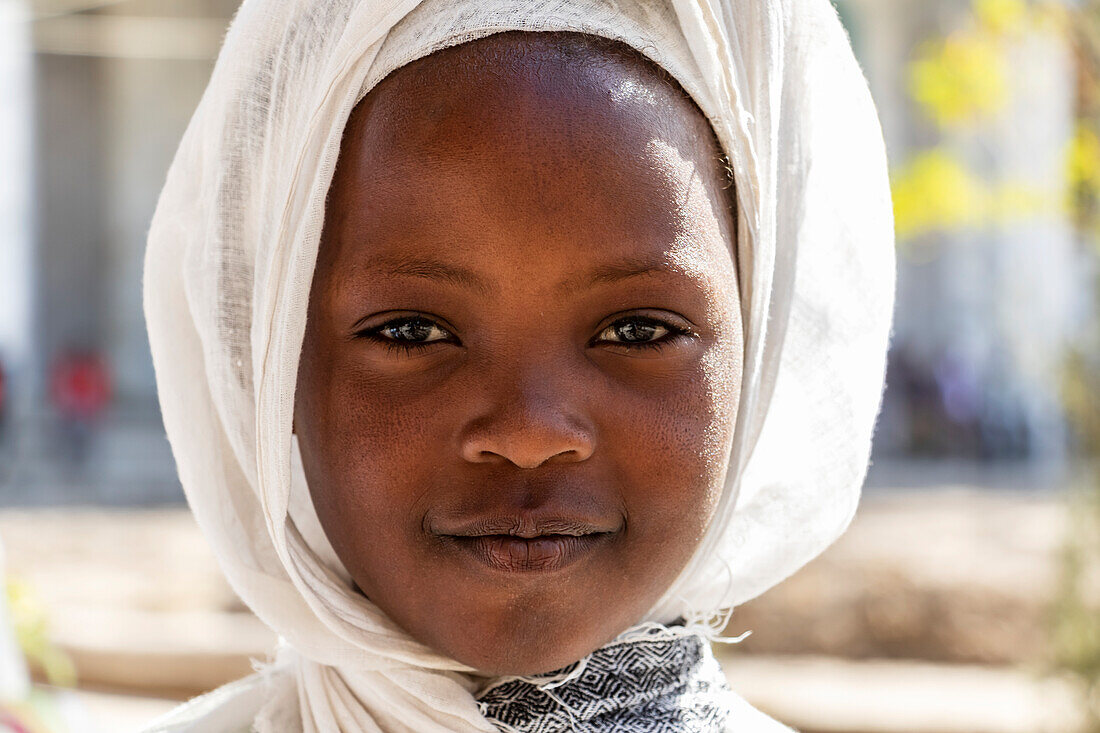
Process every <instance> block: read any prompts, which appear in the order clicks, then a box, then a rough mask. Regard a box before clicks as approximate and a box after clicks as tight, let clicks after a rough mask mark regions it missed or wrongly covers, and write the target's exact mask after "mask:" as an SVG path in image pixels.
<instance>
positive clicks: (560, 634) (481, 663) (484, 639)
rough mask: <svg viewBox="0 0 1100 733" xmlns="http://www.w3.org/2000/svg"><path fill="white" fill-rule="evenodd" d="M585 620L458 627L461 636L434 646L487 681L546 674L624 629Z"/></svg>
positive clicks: (536, 619)
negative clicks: (495, 678)
mask: <svg viewBox="0 0 1100 733" xmlns="http://www.w3.org/2000/svg"><path fill="white" fill-rule="evenodd" d="M584 618H585V620H586V621H587V623H578V622H577V621H575V620H572V619H564V618H560V619H559V618H547V617H546V615H544V614H536V613H530V614H524V617H523V618H521V619H519V620H516V619H511V620H508V619H506V618H505V619H504V620H503V621H502V623H497V624H494V623H482V624H477V628H470V627H469V626H462V625H459V626H456V627H452V628H461V629H463V631H464V633H463V634H461V635H452V634H448V638H446V639H438V640H437V643H436V644H432V646H435V647H436V648H437V649H439V650H440V651H442V652H444V653H445V654H447V655H448V656H450V657H451V658H453V659H455V660H456V661H458V662H461V663H462V664H465V665H468V666H470V667H473V668H474V669H476V670H477V671H478V673H480V674H482V675H485V676H488V677H500V676H505V675H523V676H528V675H539V674H545V673H547V672H554V671H557V670H559V669H562V668H563V667H568V666H569V665H570V664H573V663H574V662H576V661H577V660H579V659H581V658H583V657H585V656H587V655H588V654H590V653H592V652H593V651H595V650H596V649H598V648H600V647H601V646H603V645H604V644H606V643H608V642H610V641H611V640H612V639H614V638H615V637H616V636H618V634H619V633H621V632H622V631H623V630H624V629H625V628H626V626H623V627H622V628H618V626H617V625H616V626H614V627H613V628H608V626H607V624H606V621H605V623H603V624H598V625H593V624H592V619H593V616H592V615H591V614H589V615H586V616H585V617H584ZM485 620H486V619H484V618H483V619H482V621H485Z"/></svg>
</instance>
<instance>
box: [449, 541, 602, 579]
mask: <svg viewBox="0 0 1100 733" xmlns="http://www.w3.org/2000/svg"><path fill="white" fill-rule="evenodd" d="M609 537H611V533H610V532H593V533H586V534H539V535H535V536H532V537H522V536H519V535H516V534H483V535H473V536H456V535H445V538H446V539H447V540H448V541H449V543H450V544H452V545H453V546H454V547H455V548H457V549H458V550H459V551H460V552H461V553H462V554H464V555H466V556H467V557H468V558H470V559H472V560H475V561H476V562H477V563H478V564H480V565H483V566H487V567H488V568H489V569H491V570H496V571H499V572H504V573H512V574H541V573H551V572H555V571H558V570H562V569H564V568H566V567H568V566H570V565H572V564H574V563H576V562H577V561H579V560H581V559H583V558H584V557H586V556H587V555H589V554H591V553H592V552H593V551H595V550H596V549H597V548H598V547H599V546H600V545H601V544H603V543H604V542H605V541H606V540H607V539H608V538H609Z"/></svg>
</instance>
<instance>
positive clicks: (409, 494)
mask: <svg viewBox="0 0 1100 733" xmlns="http://www.w3.org/2000/svg"><path fill="white" fill-rule="evenodd" d="M344 351H345V353H344V354H340V355H336V356H333V357H331V358H325V357H324V356H323V355H321V354H318V355H317V356H316V357H315V358H313V359H312V361H313V362H314V363H313V365H311V367H312V368H308V369H307V368H304V369H303V370H302V372H301V374H300V377H299V390H309V392H310V395H309V397H308V398H304V399H301V400H299V403H298V409H297V410H296V420H297V422H298V434H299V442H300V444H301V447H302V461H303V465H304V468H305V470H306V475H307V476H308V477H309V484H310V493H311V495H312V497H313V503H314V506H315V507H316V508H317V513H318V516H319V518H320V519H321V523H322V526H323V527H324V529H325V533H326V534H327V535H328V536H329V539H330V540H331V541H332V543H333V546H334V548H335V549H336V551H337V554H338V555H339V556H340V557H341V559H343V560H344V561H345V564H346V565H348V569H349V570H350V571H352V573H353V574H357V573H356V570H357V569H360V570H363V569H367V568H368V566H370V565H372V563H371V562H370V558H371V557H374V556H376V555H378V554H379V553H386V554H387V555H388V560H387V562H386V563H380V564H377V567H383V568H385V567H392V568H394V569H397V566H399V565H400V566H402V567H405V568H406V569H407V567H408V563H410V562H412V561H413V560H414V559H415V558H411V557H410V556H409V555H408V554H394V553H392V549H393V548H394V547H396V546H399V545H400V546H409V543H410V542H411V541H412V539H413V538H411V537H410V536H409V535H410V533H411V532H412V531H413V529H414V528H415V527H414V525H415V522H413V523H412V524H410V521H409V519H410V517H412V518H415V517H416V516H417V514H418V512H419V513H420V514H422V513H423V511H422V509H423V506H424V503H425V502H426V501H428V500H429V499H430V497H428V496H427V495H426V491H425V487H427V486H430V485H431V481H430V480H429V479H430V477H431V476H432V475H433V474H434V473H437V472H438V471H439V468H440V457H441V456H443V455H444V443H446V434H447V433H446V430H445V425H446V418H447V416H446V415H443V414H441V411H440V401H439V400H438V398H437V396H436V395H435V394H434V393H433V390H432V389H431V388H430V387H428V386H425V385H420V384H417V383H415V382H416V380H412V381H413V383H410V381H409V380H403V381H400V382H395V380H393V379H389V378H387V377H386V376H385V375H384V374H380V373H379V372H377V371H376V370H372V369H369V368H367V367H366V366H365V365H364V364H363V363H362V362H361V361H360V360H357V359H355V358H354V357H355V352H356V350H355V349H354V348H351V349H345V350H344ZM387 548H388V549H389V550H390V551H391V552H387Z"/></svg>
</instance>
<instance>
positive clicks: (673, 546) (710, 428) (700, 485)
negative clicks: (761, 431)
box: [601, 343, 740, 580]
mask: <svg viewBox="0 0 1100 733" xmlns="http://www.w3.org/2000/svg"><path fill="white" fill-rule="evenodd" d="M739 373H740V369H739V351H738V349H737V344H736V343H719V344H716V345H714V346H712V347H711V348H710V349H708V350H707V351H706V352H704V354H703V355H702V356H701V358H699V359H697V360H695V361H693V362H692V363H691V364H690V365H689V366H687V367H685V368H684V369H683V370H682V371H680V372H678V373H677V374H676V376H675V378H671V375H665V378H663V379H661V380H659V381H654V383H653V384H651V385H650V386H649V387H648V388H641V387H639V386H638V385H630V386H629V387H623V388H620V389H619V390H617V391H615V392H612V393H610V394H609V396H610V398H611V399H610V404H612V405H615V406H616V408H617V409H614V410H612V409H604V415H605V416H604V423H603V428H604V429H603V430H601V447H602V448H603V449H604V450H605V451H607V453H608V454H609V455H610V457H611V460H612V461H613V463H614V465H615V469H616V473H618V474H619V480H618V483H619V484H620V486H622V491H623V502H624V506H625V508H626V511H627V515H628V516H629V517H630V520H631V526H632V529H633V532H634V533H635V535H636V537H637V539H638V540H639V541H643V542H645V543H646V544H647V545H649V547H648V548H647V551H646V552H645V553H644V554H645V555H646V556H647V557H648V558H650V559H651V558H652V557H653V555H652V554H651V553H650V552H649V550H651V549H655V550H658V551H659V552H661V553H664V554H663V557H666V558H667V559H668V565H669V566H670V567H671V566H675V567H674V568H671V569H670V572H671V571H672V570H675V571H676V572H678V571H679V569H680V567H682V565H683V563H685V562H686V561H687V558H688V557H690V555H691V553H692V552H693V551H694V548H695V546H696V545H697V544H698V542H699V540H700V539H701V538H702V535H703V532H704V531H705V529H706V527H707V525H708V524H709V521H710V518H711V516H712V515H713V512H714V509H715V507H716V505H717V501H718V498H719V496H720V494H721V491H722V485H723V480H724V477H725V472H726V467H727V464H728V446H729V444H730V441H731V438H732V432H733V424H734V418H735V415H736V395H737V390H738V387H739V383H738V377H739ZM655 580H656V578H655Z"/></svg>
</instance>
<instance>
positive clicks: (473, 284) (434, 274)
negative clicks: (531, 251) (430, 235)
mask: <svg viewBox="0 0 1100 733" xmlns="http://www.w3.org/2000/svg"><path fill="white" fill-rule="evenodd" d="M370 269H371V270H374V271H376V272H379V273H381V274H383V275H387V276H398V277H414V278H420V279H423V280H435V281H443V282H449V283H452V284H454V285H458V286H460V287H464V288H467V289H470V290H476V291H478V292H479V293H482V294H485V293H488V292H489V291H490V290H491V288H490V287H489V285H488V283H486V282H485V280H484V279H483V278H481V277H480V276H479V275H478V274H477V273H475V272H474V271H473V270H468V269H466V268H464V267H459V266H456V265H449V264H447V263H445V262H440V261H439V260H433V259H429V258H425V257H400V258H392V259H383V260H381V261H378V262H375V263H373V264H372V265H371V267H370Z"/></svg>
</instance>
